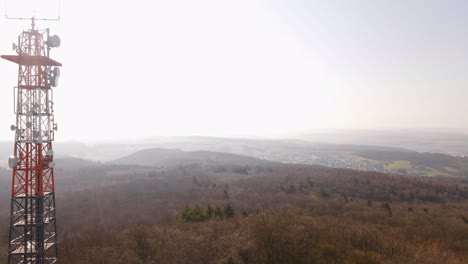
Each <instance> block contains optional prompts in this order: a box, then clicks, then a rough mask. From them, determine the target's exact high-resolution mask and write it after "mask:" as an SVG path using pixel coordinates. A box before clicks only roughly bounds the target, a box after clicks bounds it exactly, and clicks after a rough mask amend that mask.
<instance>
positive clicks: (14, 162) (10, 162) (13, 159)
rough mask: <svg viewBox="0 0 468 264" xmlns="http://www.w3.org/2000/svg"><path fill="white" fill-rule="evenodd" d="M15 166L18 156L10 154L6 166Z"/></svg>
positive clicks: (13, 167) (12, 167) (11, 167)
mask: <svg viewBox="0 0 468 264" xmlns="http://www.w3.org/2000/svg"><path fill="white" fill-rule="evenodd" d="M17 166H18V158H16V157H15V156H11V157H10V158H9V159H8V167H10V169H15V168H16V167H17Z"/></svg>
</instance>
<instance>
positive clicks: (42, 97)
mask: <svg viewBox="0 0 468 264" xmlns="http://www.w3.org/2000/svg"><path fill="white" fill-rule="evenodd" d="M59 45H60V39H58V37H57V36H50V35H49V29H45V30H38V29H36V27H35V24H34V19H33V20H32V27H31V29H29V30H26V31H23V33H21V34H20V35H19V37H18V45H17V46H16V45H15V47H14V49H15V50H16V53H17V55H2V56H1V57H2V58H3V59H6V60H9V61H12V62H14V63H16V64H18V65H19V68H18V85H17V86H16V87H15V114H16V124H15V125H12V126H11V130H12V131H14V132H15V147H14V155H13V156H12V157H10V159H9V166H10V168H11V169H12V170H13V175H12V186H11V209H10V210H11V211H10V233H9V251H8V263H23V264H26V263H57V232H56V211H55V186H54V167H55V163H54V161H53V156H54V152H53V150H52V141H53V140H54V132H55V130H56V129H57V125H56V124H55V123H54V110H53V106H54V104H53V89H52V87H55V86H56V85H57V82H58V77H59V75H60V69H59V68H58V66H62V65H61V64H60V63H59V62H56V61H54V60H52V59H50V58H49V52H50V49H51V48H53V47H58V46H59Z"/></svg>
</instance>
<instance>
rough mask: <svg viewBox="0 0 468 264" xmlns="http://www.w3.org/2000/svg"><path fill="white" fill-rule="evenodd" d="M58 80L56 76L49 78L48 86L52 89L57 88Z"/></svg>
mask: <svg viewBox="0 0 468 264" xmlns="http://www.w3.org/2000/svg"><path fill="white" fill-rule="evenodd" d="M58 80H59V77H58V76H53V77H52V78H50V85H52V87H57V86H58Z"/></svg>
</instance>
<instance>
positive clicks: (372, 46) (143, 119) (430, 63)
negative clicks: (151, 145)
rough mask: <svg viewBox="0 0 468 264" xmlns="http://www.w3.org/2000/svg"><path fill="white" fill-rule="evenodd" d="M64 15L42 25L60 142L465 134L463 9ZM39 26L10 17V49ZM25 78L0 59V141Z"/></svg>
mask: <svg viewBox="0 0 468 264" xmlns="http://www.w3.org/2000/svg"><path fill="white" fill-rule="evenodd" d="M3 1H5V0H3ZM8 1H9V2H11V1H13V0H8ZM15 1H18V0H15ZM21 1H23V2H24V1H31V0H21ZM42 1H43V2H44V1H49V2H54V1H55V2H56V1H57V0H42ZM32 2H35V3H37V2H40V1H39V0H35V1H32ZM15 8H16V6H14V5H13V4H10V5H9V13H13V12H14V11H15V12H18V10H17V9H15ZM41 8H42V7H41V6H39V7H35V8H33V9H35V11H34V10H33V11H29V12H36V13H35V14H36V15H38V16H40V14H44V13H41V12H40V11H41ZM13 9H15V10H13ZM44 9H46V10H47V12H50V13H51V15H55V14H53V13H54V12H55V11H56V10H57V9H56V5H54V4H51V5H50V7H48V8H44ZM61 11H62V12H61V17H62V20H61V21H60V22H38V25H39V26H40V27H50V28H51V30H52V32H53V33H55V34H58V35H59V36H60V37H61V39H62V46H61V47H60V48H59V49H56V50H53V52H52V58H54V59H56V60H58V61H60V62H62V63H63V64H64V67H63V69H62V77H61V80H60V86H59V87H58V88H56V90H55V101H56V102H55V110H56V120H57V121H58V123H59V131H58V133H57V135H56V138H57V139H61V140H70V139H74V140H102V139H119V138H136V137H148V136H158V135H212V136H260V137H261V136H267V137H274V136H283V135H285V134H287V133H289V132H293V131H304V130H313V129H324V128H359V129H363V128H364V129H373V128H379V129H380V128H421V127H432V128H463V129H467V130H468V117H467V116H468V115H467V113H468V104H466V103H465V101H466V98H468V85H467V84H468V73H467V69H468V50H467V48H466V47H468V45H467V44H468V34H467V33H468V27H467V25H468V18H467V17H468V16H466V14H467V13H468V4H465V1H462V0H460V1H456V0H454V1H435V0H434V1H430V0H429V1H428V0H424V1H423V0H419V1H418V0H414V1H404V0H398V1H390V0H387V1H384V0H355V1H345V0H343V1H331V0H327V1H325V0H323V1H306V0H303V1H300V0H295V1H291V0H289V1H288V0H284V1H260V0H235V1H222V0H199V1H193V0H170V1H169V0H166V1H143V0H134V1H90V0H81V1H62V8H61ZM23 12H24V10H23ZM4 14H5V10H4V9H3V8H2V9H1V10H0V15H2V17H4ZM26 16H29V15H28V14H26ZM28 26H29V22H28V21H15V20H5V19H3V18H2V19H1V20H0V35H1V36H2V37H1V39H0V53H1V54H11V53H12V52H13V51H11V42H13V41H15V40H16V39H17V36H18V34H19V33H20V32H21V30H22V29H26V28H28ZM16 74H17V67H15V65H14V64H12V63H9V62H6V61H3V62H0V86H1V87H2V88H1V89H0V99H1V101H0V113H3V114H1V115H0V139H13V134H12V133H11V132H10V130H9V126H10V125H11V124H13V123H14V118H15V117H14V115H13V109H12V108H13V96H12V91H13V89H12V87H13V86H14V85H15V82H16Z"/></svg>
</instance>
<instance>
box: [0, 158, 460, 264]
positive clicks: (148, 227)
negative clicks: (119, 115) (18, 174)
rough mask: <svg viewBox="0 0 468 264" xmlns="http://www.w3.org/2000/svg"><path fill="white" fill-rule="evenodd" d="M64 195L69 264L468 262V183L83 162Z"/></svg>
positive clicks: (313, 169) (60, 205)
mask: <svg viewBox="0 0 468 264" xmlns="http://www.w3.org/2000/svg"><path fill="white" fill-rule="evenodd" d="M64 163H65V162H64ZM10 173H11V172H10V171H8V170H2V171H0V176H1V182H0V183H1V186H2V188H1V190H0V195H1V199H2V201H3V202H2V203H1V205H0V212H1V215H0V221H1V222H2V223H4V224H2V225H1V228H0V239H1V248H0V249H1V252H0V254H1V261H5V259H6V258H5V256H6V252H7V251H6V250H7V248H6V247H7V241H8V234H7V231H8V224H7V223H8V212H9V192H8V191H9V179H10V177H11V175H10ZM56 193H57V212H58V232H59V259H60V262H61V263H70V264H73V263H102V264H104V263H116V264H118V263H126V264H143V263H219V264H247V263H345V264H352V263H354V264H361V263H369V264H370V263H395V264H396V263H428V264H432V263H433V264H439V263H449V264H455V263H468V262H467V260H468V213H467V212H468V202H467V198H468V180H466V178H465V179H464V178H449V177H444V178H435V177H415V176H402V175H391V174H385V173H379V172H365V171H356V170H347V169H335V168H326V167H321V166H313V165H293V164H279V163H268V164H264V165H239V164H232V165H229V164H220V165H215V164H209V165H200V164H185V165H171V166H135V165H116V164H102V163H93V162H79V161H77V163H76V164H72V163H67V166H63V167H58V168H57V169H56ZM0 263H5V262H0Z"/></svg>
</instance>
